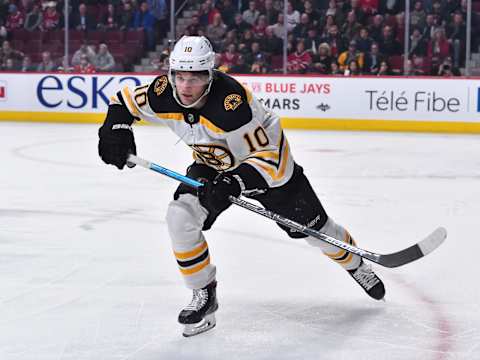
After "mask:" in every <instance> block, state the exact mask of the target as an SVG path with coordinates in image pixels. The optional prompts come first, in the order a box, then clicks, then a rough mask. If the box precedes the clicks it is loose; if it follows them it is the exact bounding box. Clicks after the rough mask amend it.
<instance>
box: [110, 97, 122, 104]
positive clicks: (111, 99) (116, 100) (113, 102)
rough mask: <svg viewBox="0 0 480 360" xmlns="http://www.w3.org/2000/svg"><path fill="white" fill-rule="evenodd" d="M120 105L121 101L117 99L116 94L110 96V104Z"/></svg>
mask: <svg viewBox="0 0 480 360" xmlns="http://www.w3.org/2000/svg"><path fill="white" fill-rule="evenodd" d="M113 104H115V105H122V103H121V102H120V100H118V97H117V95H113V96H112V97H111V98H110V104H109V105H113Z"/></svg>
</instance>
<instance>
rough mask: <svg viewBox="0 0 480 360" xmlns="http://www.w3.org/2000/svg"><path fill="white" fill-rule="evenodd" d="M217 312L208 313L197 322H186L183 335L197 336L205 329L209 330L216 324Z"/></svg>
mask: <svg viewBox="0 0 480 360" xmlns="http://www.w3.org/2000/svg"><path fill="white" fill-rule="evenodd" d="M216 323H217V322H216V320H215V314H209V315H206V316H205V317H204V318H203V320H202V321H200V322H198V323H196V324H186V325H185V328H184V329H183V336H185V337H190V336H195V335H198V334H201V333H204V332H205V331H208V330H210V329H212V328H214V327H215V325H216Z"/></svg>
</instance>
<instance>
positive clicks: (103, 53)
mask: <svg viewBox="0 0 480 360" xmlns="http://www.w3.org/2000/svg"><path fill="white" fill-rule="evenodd" d="M64 7H65V2H64V0H58V1H51V0H0V44H1V46H0V70H4V71H75V72H80V73H93V72H109V71H119V70H120V71H123V70H129V68H130V66H131V65H132V64H131V62H129V61H127V60H134V59H137V58H139V57H140V56H141V55H142V54H143V53H144V52H145V51H152V50H154V49H155V46H156V44H157V41H159V40H161V38H162V37H163V36H164V35H165V34H164V33H165V29H166V25H167V20H166V19H167V16H168V13H167V7H166V0H147V1H139V2H137V1H136V0H113V1H105V0H104V1H89V0H85V1H78V0H70V1H69V16H68V26H69V30H70V34H71V36H70V40H69V45H70V51H71V52H72V53H73V56H71V58H70V59H68V60H69V61H68V62H67V61H66V59H65V58H64V55H63V53H64V50H63V49H64V38H63V36H64V35H63V33H64V32H63V30H64V28H65V24H66V23H67V22H66V21H65V18H64V14H65V11H64ZM132 34H133V35H132ZM124 40H127V43H125V42H124ZM128 40H130V43H128ZM132 44H133V45H134V46H133V47H130V49H129V48H128V47H129V45H132ZM137 45H138V46H137ZM111 47H113V48H114V50H115V52H116V54H115V53H114V52H112V51H111V49H110V48H111ZM129 50H131V51H129ZM115 55H116V56H115ZM126 58H128V59H126Z"/></svg>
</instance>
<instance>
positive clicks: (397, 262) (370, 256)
mask: <svg viewBox="0 0 480 360" xmlns="http://www.w3.org/2000/svg"><path fill="white" fill-rule="evenodd" d="M128 162H130V163H133V164H136V165H139V166H141V167H144V168H146V169H150V170H153V171H155V172H157V173H160V174H163V175H166V176H168V177H171V178H173V179H175V180H178V181H181V182H183V183H185V184H187V185H190V186H192V187H194V188H198V187H200V186H203V183H201V182H200V181H197V180H194V179H192V178H189V177H187V176H184V175H181V174H179V173H177V172H175V171H172V170H169V169H167V168H164V167H162V166H160V165H157V164H155V163H152V162H150V161H147V160H144V159H142V158H139V157H138V156H135V155H129V157H128ZM229 199H230V201H231V202H232V203H233V204H235V205H238V206H241V207H243V208H244V209H247V210H250V211H252V212H254V213H256V214H259V215H262V216H264V217H266V218H268V219H270V220H273V221H275V222H277V223H279V224H282V225H285V226H288V227H290V228H292V229H295V230H297V231H300V232H301V233H303V234H305V235H309V236H312V237H314V238H316V239H319V240H322V241H324V242H326V243H328V244H331V245H333V246H336V247H338V248H340V249H343V250H346V251H348V252H350V253H352V254H355V255H358V256H361V257H362V258H364V259H367V260H370V261H373V262H375V263H377V264H379V265H382V266H385V267H389V268H393V267H398V266H402V265H405V264H408V263H410V262H412V261H415V260H418V259H420V258H422V257H424V256H425V255H427V254H429V253H431V252H432V251H433V250H435V249H436V248H437V247H439V246H440V245H441V244H442V243H443V242H444V240H445V238H446V237H447V231H446V230H445V229H444V228H443V227H439V228H437V229H436V230H435V231H433V232H432V233H431V234H430V235H428V236H427V237H426V238H425V239H423V240H422V241H420V242H418V243H416V244H415V245H412V246H410V247H408V248H406V249H403V250H400V251H398V252H395V253H392V254H383V255H382V254H376V253H374V252H371V251H367V250H363V249H360V248H358V247H356V246H353V245H350V244H347V243H345V242H343V241H340V240H337V239H335V238H333V237H331V236H328V235H326V234H323V233H321V232H319V231H316V230H313V229H311V228H309V227H307V226H305V225H302V224H299V223H297V222H295V221H293V220H290V219H288V218H286V217H283V216H281V215H279V214H276V213H274V212H272V211H269V210H266V209H264V208H262V207H260V206H257V205H254V204H252V203H250V202H248V201H245V200H243V199H240V198H236V197H234V196H230V197H229Z"/></svg>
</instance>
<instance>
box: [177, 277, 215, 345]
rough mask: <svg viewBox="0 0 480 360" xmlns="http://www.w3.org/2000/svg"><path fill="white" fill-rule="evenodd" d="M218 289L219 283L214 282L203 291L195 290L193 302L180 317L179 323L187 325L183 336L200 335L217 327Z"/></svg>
mask: <svg viewBox="0 0 480 360" xmlns="http://www.w3.org/2000/svg"><path fill="white" fill-rule="evenodd" d="M216 288H217V282H216V281H213V282H211V283H210V284H208V285H207V286H206V287H204V288H202V289H195V290H193V298H192V301H191V302H190V304H189V305H187V306H186V307H185V308H184V309H183V310H182V311H181V312H180V314H179V315H178V322H179V323H180V324H183V325H185V328H184V330H183V336H185V337H190V336H194V335H198V334H201V333H203V332H205V331H208V330H210V329H212V328H213V327H215V325H216V320H215V311H217V309H218V302H217V296H216Z"/></svg>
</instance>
